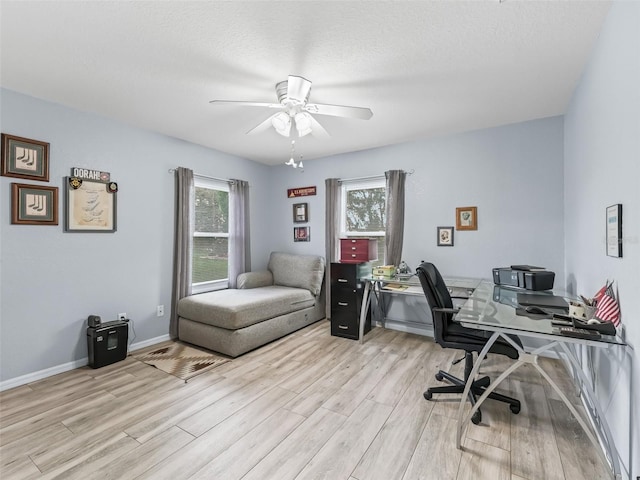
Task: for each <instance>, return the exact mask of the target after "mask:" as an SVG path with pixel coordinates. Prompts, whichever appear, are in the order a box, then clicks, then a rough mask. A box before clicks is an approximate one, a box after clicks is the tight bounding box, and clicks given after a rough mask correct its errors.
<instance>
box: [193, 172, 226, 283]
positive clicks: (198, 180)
mask: <svg viewBox="0 0 640 480" xmlns="http://www.w3.org/2000/svg"><path fill="white" fill-rule="evenodd" d="M193 186H194V188H197V187H200V188H208V189H213V190H221V191H223V192H229V182H226V181H224V180H217V179H214V178H208V177H201V176H198V175H194V176H193ZM192 236H193V237H209V238H215V237H218V238H229V234H228V233H216V232H193V235H192ZM226 288H229V279H228V278H221V279H220V280H212V281H210V282H197V283H192V284H191V293H194V294H197V293H205V292H212V291H214V290H224V289H226Z"/></svg>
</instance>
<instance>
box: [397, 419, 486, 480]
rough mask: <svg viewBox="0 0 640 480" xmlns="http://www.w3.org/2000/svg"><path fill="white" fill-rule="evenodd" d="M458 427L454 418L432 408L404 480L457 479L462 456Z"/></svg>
mask: <svg viewBox="0 0 640 480" xmlns="http://www.w3.org/2000/svg"><path fill="white" fill-rule="evenodd" d="M456 428H457V422H456V421H455V420H454V419H452V418H449V417H446V416H443V415H438V414H436V413H434V411H432V412H431V415H430V416H429V420H428V421H427V424H426V426H425V427H424V430H423V431H422V435H421V437H420V440H419V441H418V445H417V446H416V449H415V450H414V452H413V456H412V457H411V461H410V462H409V465H408V466H407V469H406V471H405V473H404V476H403V477H402V480H455V479H456V478H457V475H458V468H459V467H460V459H461V458H462V451H461V450H458V449H457V448H456ZM471 478H475V477H471Z"/></svg>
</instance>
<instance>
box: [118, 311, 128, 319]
mask: <svg viewBox="0 0 640 480" xmlns="http://www.w3.org/2000/svg"><path fill="white" fill-rule="evenodd" d="M126 319H127V314H126V313H119V314H118V320H126Z"/></svg>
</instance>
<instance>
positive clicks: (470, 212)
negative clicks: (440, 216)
mask: <svg viewBox="0 0 640 480" xmlns="http://www.w3.org/2000/svg"><path fill="white" fill-rule="evenodd" d="M477 229H478V207H458V208H456V230H477Z"/></svg>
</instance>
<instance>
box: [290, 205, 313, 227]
mask: <svg viewBox="0 0 640 480" xmlns="http://www.w3.org/2000/svg"><path fill="white" fill-rule="evenodd" d="M293 221H294V222H295V223H304V222H308V221H309V204H308V203H294V204H293Z"/></svg>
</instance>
